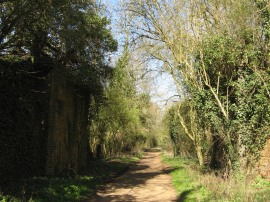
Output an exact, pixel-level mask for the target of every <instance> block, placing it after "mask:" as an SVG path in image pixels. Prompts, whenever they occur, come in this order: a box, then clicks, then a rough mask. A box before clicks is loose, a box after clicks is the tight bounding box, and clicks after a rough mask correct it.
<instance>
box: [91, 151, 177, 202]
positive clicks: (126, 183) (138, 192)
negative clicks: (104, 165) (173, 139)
mask: <svg viewBox="0 0 270 202" xmlns="http://www.w3.org/2000/svg"><path fill="white" fill-rule="evenodd" d="M171 170H172V169H171V168H170V167H169V166H168V165H165V164H164V163H162V162H161V159H160V153H158V152H148V153H146V154H145V156H144V158H143V159H142V160H141V161H140V162H139V163H138V164H136V165H135V166H134V167H132V168H131V169H130V170H129V171H128V172H127V173H125V174H124V175H122V176H121V177H119V178H117V179H115V180H114V182H112V183H109V184H107V185H106V186H105V187H104V188H103V189H102V190H98V191H97V193H96V195H95V196H94V198H92V199H90V200H89V201H91V202H102V201H162V202H165V201H166V202H167V201H177V193H176V191H175V190H174V188H173V186H172V184H171V176H170V175H169V173H170V171H171Z"/></svg>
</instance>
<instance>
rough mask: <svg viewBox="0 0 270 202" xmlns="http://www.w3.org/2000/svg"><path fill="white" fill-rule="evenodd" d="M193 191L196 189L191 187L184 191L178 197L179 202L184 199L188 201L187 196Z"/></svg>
mask: <svg viewBox="0 0 270 202" xmlns="http://www.w3.org/2000/svg"><path fill="white" fill-rule="evenodd" d="M193 191H194V189H189V190H186V191H183V192H182V193H181V194H180V195H179V197H178V199H177V202H184V201H186V199H187V196H188V195H189V194H191V193H192V192H193Z"/></svg>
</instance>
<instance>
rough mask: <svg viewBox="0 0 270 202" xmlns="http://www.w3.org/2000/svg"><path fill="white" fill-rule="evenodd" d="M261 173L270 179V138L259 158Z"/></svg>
mask: <svg viewBox="0 0 270 202" xmlns="http://www.w3.org/2000/svg"><path fill="white" fill-rule="evenodd" d="M259 173H260V174H261V175H262V176H263V177H265V178H267V179H269V180H270V139H269V140H268V141H267V142H266V145H265V147H264V149H263V150H262V152H261V158H260V160H259Z"/></svg>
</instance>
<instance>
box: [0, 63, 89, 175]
mask: <svg viewBox="0 0 270 202" xmlns="http://www.w3.org/2000/svg"><path fill="white" fill-rule="evenodd" d="M88 103H89V91H88V90H87V89H86V88H83V87H82V86H76V84H75V83H74V82H73V81H72V77H71V76H70V74H68V73H66V70H65V68H64V67H61V66H60V65H56V64H53V63H50V62H48V63H47V64H46V62H45V63H42V65H41V64H32V62H31V61H30V60H29V61H18V62H6V61H0V112H1V113H0V115H1V119H0V144H1V146H0V179H10V178H18V177H27V176H38V175H45V174H49V175H57V174H61V173H62V172H63V170H65V169H73V170H75V171H78V170H80V169H82V168H84V167H85V165H86V154H87V118H88V117H87V115H88Z"/></svg>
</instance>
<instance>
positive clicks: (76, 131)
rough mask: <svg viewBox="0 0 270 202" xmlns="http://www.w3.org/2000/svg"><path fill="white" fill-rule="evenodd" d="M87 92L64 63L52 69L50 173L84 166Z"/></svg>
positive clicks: (48, 152) (80, 168)
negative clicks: (70, 73)
mask: <svg viewBox="0 0 270 202" xmlns="http://www.w3.org/2000/svg"><path fill="white" fill-rule="evenodd" d="M88 94H89V93H88V92H87V90H86V89H82V88H81V87H78V86H76V85H75V84H74V83H73V82H72V80H71V79H70V77H69V75H68V74H67V73H65V69H64V68H63V67H61V66H58V67H56V68H54V69H53V71H52V72H51V81H50V112H49V132H48V143H47V164H46V174H47V175H58V174H61V173H63V172H67V171H70V170H72V171H75V172H77V171H79V170H82V169H84V168H85V166H86V156H87V120H88V105H89V96H88Z"/></svg>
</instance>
